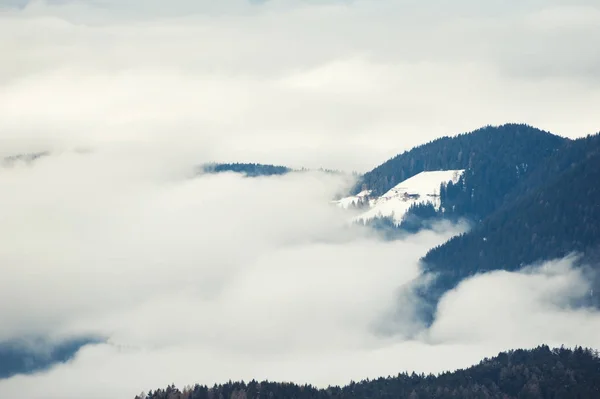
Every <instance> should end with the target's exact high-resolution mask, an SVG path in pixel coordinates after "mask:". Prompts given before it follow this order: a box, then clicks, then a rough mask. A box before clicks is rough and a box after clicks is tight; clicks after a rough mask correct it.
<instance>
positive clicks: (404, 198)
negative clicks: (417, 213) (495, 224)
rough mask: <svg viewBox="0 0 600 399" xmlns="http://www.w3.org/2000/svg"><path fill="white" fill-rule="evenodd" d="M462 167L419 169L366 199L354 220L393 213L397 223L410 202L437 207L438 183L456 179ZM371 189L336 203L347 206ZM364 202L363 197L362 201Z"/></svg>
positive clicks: (356, 201)
mask: <svg viewBox="0 0 600 399" xmlns="http://www.w3.org/2000/svg"><path fill="white" fill-rule="evenodd" d="M463 172H464V170H438V171H429V172H421V173H419V174H417V175H415V176H413V177H411V178H410V179H407V180H404V181H403V182H401V183H399V184H398V185H396V186H395V187H393V188H392V189H391V190H389V191H388V192H387V193H385V194H383V195H382V196H381V197H379V198H369V199H368V206H367V207H366V208H368V209H367V210H366V211H365V212H363V213H361V214H360V215H358V216H356V217H355V218H354V221H362V222H366V221H368V220H370V219H374V218H376V217H388V216H393V218H394V221H395V222H396V223H400V222H401V221H402V217H403V216H404V214H405V213H406V212H407V211H408V209H409V208H410V207H411V205H413V204H417V203H428V202H429V203H431V204H433V205H434V206H435V207H436V208H439V206H440V197H439V190H440V185H441V184H442V183H445V182H449V181H453V182H457V181H458V179H459V178H460V176H461V175H462V174H463ZM369 193H370V192H368V191H363V192H361V193H359V194H357V195H356V196H351V197H346V198H342V199H341V200H339V201H336V203H337V204H338V206H341V207H343V208H349V207H350V206H352V204H357V203H360V202H359V201H360V200H361V199H363V198H366V197H368V195H369ZM363 201H365V200H363Z"/></svg>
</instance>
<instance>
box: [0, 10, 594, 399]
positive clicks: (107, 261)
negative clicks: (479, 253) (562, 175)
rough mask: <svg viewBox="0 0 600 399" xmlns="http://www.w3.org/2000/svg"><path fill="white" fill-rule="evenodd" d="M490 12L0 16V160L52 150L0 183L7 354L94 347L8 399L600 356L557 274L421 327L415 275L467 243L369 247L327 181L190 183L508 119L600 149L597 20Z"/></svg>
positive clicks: (397, 146) (340, 184)
mask: <svg viewBox="0 0 600 399" xmlns="http://www.w3.org/2000/svg"><path fill="white" fill-rule="evenodd" d="M501 3H502V4H501ZM505 3H506V2H490V3H486V4H487V5H486V6H481V3H480V2H474V1H467V0H461V1H459V2H454V3H453V4H452V6H450V5H448V4H446V3H444V2H409V1H387V0H384V1H378V2H372V1H355V2H337V1H329V2H320V4H315V2H300V1H291V0H290V1H276V0H272V1H268V2H264V3H262V4H250V3H249V2H243V1H222V2H218V4H217V3H215V2H197V1H179V2H169V3H168V4H167V3H165V2H158V1H153V2H144V4H143V7H142V4H141V2H139V1H137V0H129V1H119V2H117V1H112V0H111V1H60V2H56V1H47V2H15V1H11V2H0V5H1V6H2V11H0V48H1V49H2V51H1V52H0V53H1V54H3V57H4V59H3V61H4V62H2V63H0V109H2V112H1V113H0V148H1V150H0V155H2V156H4V155H12V154H17V153H23V152H30V151H45V150H50V151H51V153H52V154H51V155H50V156H47V157H42V158H40V159H37V160H36V161H35V162H34V163H33V164H31V165H29V166H27V165H23V164H20V163H17V164H15V165H14V166H12V167H7V168H2V169H0V187H1V188H2V193H3V195H2V196H0V220H1V221H2V223H0V241H1V242H2V243H3V245H2V246H1V247H0V263H1V264H2V278H1V279H0V319H2V321H3V324H2V329H0V341H1V342H10V341H11V340H13V339H15V338H24V339H30V340H32V342H39V341H36V339H38V338H40V337H41V339H42V342H61V341H62V340H64V339H69V338H73V337H81V336H94V337H103V338H104V341H103V342H102V343H98V344H91V345H86V346H84V347H83V348H82V349H81V350H80V351H79V352H78V353H77V355H76V356H75V358H74V359H73V360H72V361H70V362H69V363H66V364H62V365H56V366H55V367H53V368H51V369H50V370H48V371H46V372H43V373H36V374H33V375H30V376H16V377H13V378H10V379H7V380H2V381H0V396H2V397H5V396H6V397H12V396H15V395H17V394H19V395H20V396H23V397H28V398H38V397H39V398H42V397H43V398H48V397H52V395H54V397H57V398H69V397H73V398H81V397H98V398H107V397H108V398H120V397H124V398H127V397H133V396H134V395H135V394H137V393H139V391H141V390H142V389H149V388H154V387H158V386H161V385H166V384H168V383H171V382H176V383H177V384H179V385H183V384H191V383H195V382H202V383H207V384H212V383H214V382H216V381H224V380H228V379H230V378H231V379H237V378H244V379H246V380H248V379H251V378H257V379H261V378H268V379H270V380H274V379H279V380H294V381H297V382H311V383H316V384H321V385H326V384H329V383H339V384H341V383H344V382H347V381H348V380H349V379H361V378H365V377H377V376H380V375H387V374H396V373H398V372H399V371H403V370H416V371H427V372H429V371H432V372H437V371H442V370H448V369H453V368H456V367H464V366H468V365H470V364H472V363H474V362H477V361H478V360H480V359H481V358H482V357H484V356H490V355H493V354H494V353H495V352H497V351H499V350H502V349H508V348H511V347H515V346H533V345H537V344H539V343H541V342H543V341H545V342H546V343H549V344H553V343H555V344H563V343H564V344H567V345H568V344H578V345H591V346H596V347H598V346H600V343H599V342H597V339H596V338H595V337H596V334H594V331H597V329H598V314H597V313H596V312H594V311H591V310H587V309H585V308H583V309H582V308H574V307H573V306H572V303H573V301H574V300H576V299H578V298H581V297H582V296H584V295H585V293H586V292H587V289H588V285H587V279H586V278H585V277H583V276H582V274H581V273H580V272H579V271H577V270H574V269H572V268H571V267H570V263H571V260H570V259H566V260H562V261H557V262H554V263H551V264H550V265H549V266H548V267H549V269H544V268H542V269H531V270H526V271H523V272H520V273H505V272H498V273H490V274H487V275H482V276H476V277H474V278H472V279H470V280H468V281H465V282H464V283H463V284H461V285H460V286H459V287H457V288H456V289H455V290H454V291H452V292H450V293H448V294H447V295H446V296H445V297H444V298H443V300H442V302H441V304H440V308H439V309H438V313H437V315H436V319H435V321H434V323H433V325H432V326H431V328H429V329H425V328H424V326H423V325H422V323H420V321H419V319H418V317H417V313H418V306H419V303H418V302H417V301H416V299H415V298H414V296H413V295H412V288H413V286H412V284H413V282H414V281H415V279H419V277H421V276H420V268H419V264H418V259H419V258H420V257H421V256H422V255H423V254H424V253H425V252H426V251H427V249H429V248H431V247H433V246H435V245H438V244H440V243H442V242H444V241H445V240H446V239H448V238H449V237H450V236H452V235H453V234H455V233H457V232H460V231H461V227H460V226H453V227H449V226H440V227H439V228H438V229H437V230H434V231H428V232H422V233H419V234H417V235H414V236H410V237H407V238H405V239H403V240H401V241H383V240H381V238H380V237H379V236H377V235H376V234H374V233H373V232H370V231H369V230H366V229H362V228H350V227H349V226H348V223H347V220H348V214H346V213H344V212H343V211H342V210H340V209H338V208H336V207H333V206H330V205H329V201H330V199H331V198H332V197H334V195H335V194H336V193H338V192H340V191H343V190H344V189H347V188H348V187H349V186H350V184H351V182H349V181H347V180H345V179H344V178H341V177H339V176H332V175H326V174H318V173H293V174H289V175H286V176H281V177H271V178H257V179H244V178H242V177H240V176H238V175H234V174H224V175H218V176H215V175H203V176H196V177H194V176H193V173H192V171H193V170H194V166H195V165H198V164H200V163H202V162H207V161H254V162H265V163H266V162H272V163H276V164H285V165H289V166H294V167H300V166H307V167H319V166H324V167H331V168H343V169H347V170H351V169H358V170H366V169H369V168H370V167H372V166H373V165H375V164H377V163H380V162H382V161H384V160H385V159H387V158H388V157H390V156H392V155H395V154H396V153H397V152H399V151H401V150H403V149H406V148H409V147H411V146H413V145H415V144H420V143H422V142H424V141H427V140H429V139H433V138H435V137H438V136H439V135H442V134H454V133H458V132H460V131H465V130H469V129H473V128H477V127H479V126H481V125H484V124H488V123H504V122H507V121H512V120H519V121H524V122H529V123H531V124H535V125H539V126H540V127H542V128H547V129H551V130H555V131H557V132H558V133H562V134H565V135H570V136H578V135H581V134H585V133H588V132H591V131H594V130H597V120H596V119H595V118H596V116H595V115H596V109H597V108H598V104H599V102H600V88H599V86H598V80H597V77H598V75H597V74H596V72H594V71H597V70H598V69H597V68H595V66H596V65H597V62H598V57H597V56H596V55H597V52H596V51H595V49H592V48H591V47H589V46H588V43H593V42H594V40H592V39H593V38H595V37H597V36H598V31H597V29H596V26H597V24H594V23H593V22H594V21H595V19H594V18H595V15H596V14H595V13H596V11H597V6H595V4H594V3H593V2H587V3H584V2H581V3H578V4H580V5H578V6H577V5H575V4H574V3H573V2H569V3H568V4H567V3H565V2H559V1H552V2H545V3H544V5H543V6H540V5H539V4H538V3H536V2H519V3H518V4H517V2H514V3H511V4H512V6H511V7H508V6H506V5H505ZM563 11H564V12H563ZM557 37H558V39H557V40H553V41H551V42H550V43H551V44H547V42H546V41H547V40H548V39H549V38H557ZM584 39H585V40H584ZM574 42H576V43H579V44H578V45H573V44H572V43H574ZM563 51H565V52H566V53H565V54H569V57H564V58H561V59H558V60H557V59H556V58H557V56H556V54H561V53H562V52H563ZM9 55H10V56H9ZM559 58H560V57H559ZM592 111H593V112H592ZM556 298H567V299H569V301H565V302H562V301H560V300H559V301H557V299H556ZM572 325H577V326H578V328H577V329H573V328H567V327H568V326H572ZM42 349H43V348H42ZM432 359H435V361H432ZM108 382H109V383H108ZM94 395H95V396H94Z"/></svg>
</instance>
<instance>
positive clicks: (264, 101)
mask: <svg viewBox="0 0 600 399" xmlns="http://www.w3.org/2000/svg"><path fill="white" fill-rule="evenodd" d="M11 4H13V5H14V3H8V5H7V4H6V3H4V5H5V8H4V12H2V14H0V18H1V21H0V22H1V24H0V26H1V28H0V29H1V31H0V33H1V35H0V37H1V39H0V47H2V48H3V54H5V58H6V59H5V60H4V62H2V63H1V64H0V85H1V87H2V90H1V92H0V93H1V94H0V107H1V108H2V109H3V110H4V112H3V113H2V115H1V116H0V132H2V133H0V140H1V141H2V142H3V145H2V147H3V151H4V149H5V148H9V147H10V148H15V149H22V148H28V146H31V145H32V142H33V143H35V144H36V145H37V146H38V147H39V146H46V147H48V146H51V147H59V148H64V147H67V148H69V147H70V146H73V145H74V143H78V145H97V144H98V143H105V142H115V141H126V142H133V143H149V142H154V143H158V145H162V143H164V142H170V143H174V142H175V143H185V144H182V146H185V147H186V148H190V149H191V148H193V149H195V150H196V151H198V152H203V153H207V154H208V155H209V157H210V158H212V159H214V160H224V161H230V160H245V161H262V162H272V163H277V164H288V165H291V166H298V167H300V166H308V167H320V166H324V167H329V168H341V169H347V170H352V169H356V170H361V171H363V170H367V169H369V168H371V167H373V166H374V165H376V164H377V163H380V162H381V161H382V160H385V159H387V158H389V157H391V156H393V155H395V154H396V153H398V152H400V151H402V150H404V149H408V148H410V147H412V146H414V145H416V144H420V143H422V142H424V141H427V140H430V139H433V138H436V137H438V136H440V135H448V134H450V135H451V134H456V133H458V132H462V131H468V130H471V129H475V128H477V127H480V126H481V125H485V124H490V123H491V124H501V123H505V122H508V121H522V122H528V123H530V124H534V125H538V126H540V127H542V128H545V129H548V130H552V131H555V132H557V133H560V134H563V135H567V136H571V137H573V136H580V135H583V134H587V133H591V132H594V131H596V130H597V123H598V121H597V119H596V118H595V115H596V114H595V112H594V110H595V109H596V108H597V107H598V104H599V103H600V86H599V80H598V74H597V71H598V70H599V69H598V62H600V58H598V53H597V51H596V50H595V48H594V47H593V43H595V42H596V41H597V40H594V38H598V37H600V31H599V30H598V26H600V24H595V23H594V21H595V20H596V19H597V16H598V13H599V12H600V11H599V9H598V7H597V5H596V4H595V3H593V2H569V3H568V4H566V3H564V2H559V1H552V2H545V3H544V4H543V5H540V4H539V3H537V2H516V1H515V2H509V3H506V2H487V3H486V4H485V5H482V4H481V3H477V2H473V1H467V0H462V1H460V2H453V3H452V5H449V4H446V3H444V2H438V1H430V2H418V3H415V2H408V1H387V0H384V1H378V2H372V1H354V2H341V1H340V2H338V1H330V2H324V3H323V2H320V3H319V4H316V3H315V2H302V1H291V0H290V1H283V0H281V1H269V2H265V3H263V4H251V3H250V2H247V1H234V0H230V1H222V2H218V3H215V2H192V1H176V2H169V3H168V4H167V3H164V2H147V1H145V2H143V6H142V4H141V3H140V2H139V0H130V1H124V2H122V1H119V2H117V1H61V2H53V1H50V2H28V3H27V4H26V5H25V4H24V3H21V6H22V7H21V8H18V7H10V5H11ZM7 54H10V57H8V56H7ZM357 148H360V156H357V154H356V149H357ZM241 158H243V159H241Z"/></svg>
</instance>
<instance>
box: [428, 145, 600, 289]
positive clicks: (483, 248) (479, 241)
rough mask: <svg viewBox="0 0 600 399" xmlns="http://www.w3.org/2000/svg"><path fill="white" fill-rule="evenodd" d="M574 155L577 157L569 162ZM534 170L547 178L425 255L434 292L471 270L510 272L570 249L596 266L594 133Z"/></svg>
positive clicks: (599, 152)
mask: <svg viewBox="0 0 600 399" xmlns="http://www.w3.org/2000/svg"><path fill="white" fill-rule="evenodd" d="M582 151H583V153H582ZM575 159H579V161H578V162H572V161H574V160H575ZM567 160H569V161H567ZM540 170H542V171H545V173H544V174H547V175H551V176H553V177H552V178H550V179H549V180H548V181H546V182H545V184H541V183H539V184H540V185H541V187H538V188H537V189H530V190H523V191H521V194H520V195H515V197H514V199H513V201H512V202H510V203H508V204H506V205H505V206H503V207H502V208H501V209H499V210H498V211H497V212H495V213H494V214H493V215H491V216H490V217H489V218H487V219H486V220H484V221H483V223H482V224H481V225H479V226H477V227H476V228H475V229H473V230H472V231H470V232H468V233H465V234H463V235H460V236H457V237H454V238H453V239H451V240H450V241H448V242H447V243H445V244H443V245H441V246H439V247H437V248H434V249H432V250H431V251H429V252H428V253H427V255H426V256H425V257H424V258H423V262H424V264H425V269H426V270H428V271H432V272H435V273H439V275H440V277H439V279H438V283H437V288H436V289H437V290H439V291H443V290H446V289H449V288H452V287H454V286H455V285H456V284H457V283H458V282H459V281H460V280H462V279H464V278H466V277H468V276H471V275H473V274H475V273H481V272H485V271H490V270H499V269H502V270H516V269H518V268H520V267H521V266H523V265H527V264H531V263H534V262H539V261H543V260H549V259H553V258H560V257H564V256H566V255H568V254H569V253H571V252H578V253H581V254H583V255H584V258H583V261H584V262H585V261H588V262H593V263H594V265H596V262H597V260H598V259H597V258H598V256H597V254H598V253H599V249H600V200H599V199H600V184H598V182H600V135H596V136H590V137H587V138H584V139H580V140H577V141H576V143H575V145H572V146H569V149H566V150H565V153H564V154H561V155H560V156H557V157H553V158H551V159H549V160H548V161H547V162H546V163H545V164H544V165H542V167H541V169H540ZM537 176H538V175H536V177H535V178H538V177H537ZM532 178H533V177H532ZM540 181H543V180H540Z"/></svg>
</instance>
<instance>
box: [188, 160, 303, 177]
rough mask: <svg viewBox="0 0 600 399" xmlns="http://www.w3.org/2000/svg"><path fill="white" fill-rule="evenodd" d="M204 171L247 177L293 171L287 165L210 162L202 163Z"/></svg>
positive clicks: (202, 170) (282, 173)
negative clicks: (237, 174)
mask: <svg viewBox="0 0 600 399" xmlns="http://www.w3.org/2000/svg"><path fill="white" fill-rule="evenodd" d="M200 171H201V172H202V173H224V172H235V173H241V174H244V175H245V176H247V177H257V176H273V175H284V174H286V173H289V172H291V171H292V169H290V168H288V167H286V166H278V165H265V164H258V163H210V164H206V165H202V167H201V169H200Z"/></svg>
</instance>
